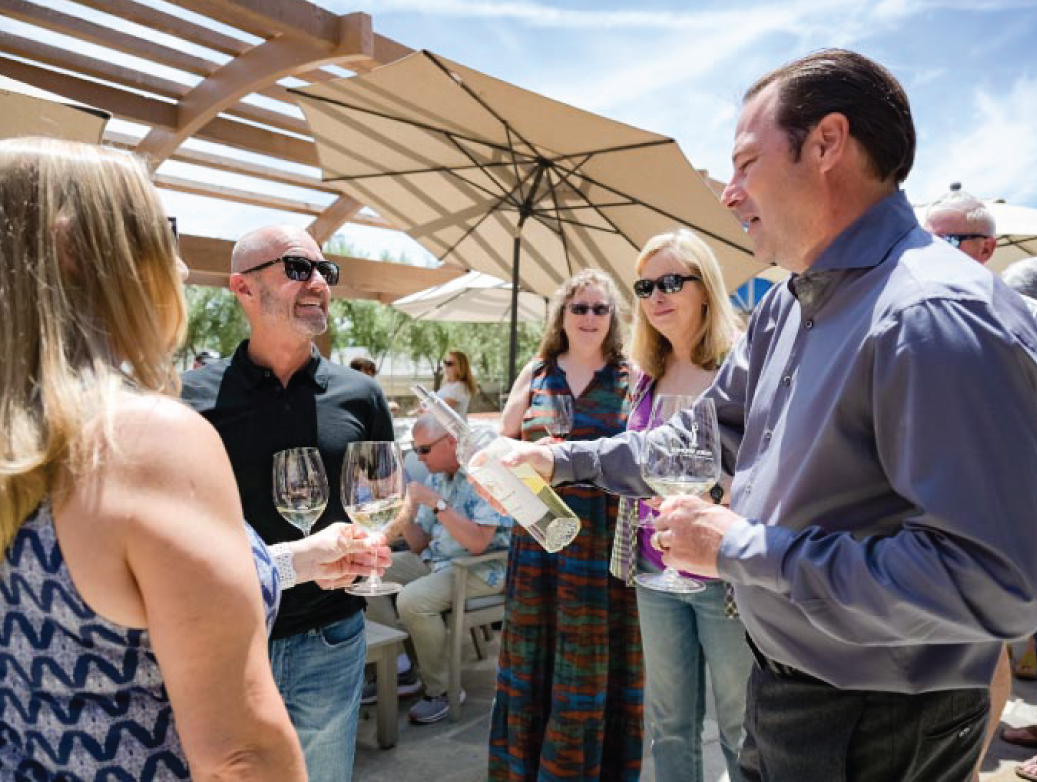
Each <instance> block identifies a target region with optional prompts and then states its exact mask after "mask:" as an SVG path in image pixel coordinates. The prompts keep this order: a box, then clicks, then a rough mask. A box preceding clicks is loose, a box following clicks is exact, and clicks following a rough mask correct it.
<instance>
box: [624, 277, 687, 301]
mask: <svg viewBox="0 0 1037 782" xmlns="http://www.w3.org/2000/svg"><path fill="white" fill-rule="evenodd" d="M686 282H702V278H701V277H699V276H698V275H697V274H664V275H663V276H662V277H660V278H659V279H657V280H636V281H635V282H634V293H635V294H637V298H639V299H647V298H648V297H649V296H651V295H652V291H654V290H655V289H656V287H658V288H659V290H661V291H662V292H663V293H680V291H681V290H682V289H683V288H684V283H686Z"/></svg>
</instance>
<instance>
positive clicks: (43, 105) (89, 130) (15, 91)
mask: <svg viewBox="0 0 1037 782" xmlns="http://www.w3.org/2000/svg"><path fill="white" fill-rule="evenodd" d="M110 117H111V114H109V113H108V112H106V111H101V110H100V109H95V108H92V107H90V106H84V105H83V104H81V103H76V102H74V101H70V100H66V99H65V98H63V97H61V96H60V95H55V94H54V93H51V92H47V91H46V90H42V89H39V88H38V87H33V86H31V85H29V84H23V83H22V82H20V81H16V80H14V79H9V78H7V77H6V76H0V138H12V137H14V136H48V137H51V138H63V139H67V140H69V141H86V142H89V143H91V144H97V143H100V141H101V134H102V133H104V126H105V124H106V123H107V122H108V120H109V118H110Z"/></svg>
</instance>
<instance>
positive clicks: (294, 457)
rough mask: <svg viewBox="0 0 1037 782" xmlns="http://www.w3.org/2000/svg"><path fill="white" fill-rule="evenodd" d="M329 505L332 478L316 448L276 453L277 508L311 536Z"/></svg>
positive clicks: (275, 487) (304, 532)
mask: <svg viewBox="0 0 1037 782" xmlns="http://www.w3.org/2000/svg"><path fill="white" fill-rule="evenodd" d="M327 506H328V477H327V475H325V473H324V462H323V461H321V458H320V451H319V450H318V449H316V448H289V449H287V450H285V451H278V452H277V453H275V454H274V507H275V508H277V512H278V513H280V514H281V515H282V516H283V517H284V519H285V521H287V522H288V523H289V524H291V525H292V526H294V527H296V528H298V529H299V530H301V531H302V534H303V535H309V534H310V530H312V529H313V525H314V523H316V521H317V519H319V518H320V516H321V514H322V513H324V509H325V508H326V507H327Z"/></svg>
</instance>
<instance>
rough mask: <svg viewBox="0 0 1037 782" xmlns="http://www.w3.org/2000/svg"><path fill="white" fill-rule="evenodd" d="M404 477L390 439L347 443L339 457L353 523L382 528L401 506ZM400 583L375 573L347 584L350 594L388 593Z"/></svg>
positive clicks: (397, 449) (375, 529)
mask: <svg viewBox="0 0 1037 782" xmlns="http://www.w3.org/2000/svg"><path fill="white" fill-rule="evenodd" d="M406 486H407V479H406V474H405V473H404V471H403V456H402V455H401V453H400V446H399V445H398V444H397V443H395V442H392V441H391V440H385V441H365V442H359V443H350V444H349V445H347V446H346V455H345V458H344V459H343V461H342V506H343V507H344V508H345V509H346V513H348V514H349V518H350V519H351V520H352V521H353V523H354V524H357V525H358V526H361V527H363V528H364V529H366V530H368V531H370V532H376V533H377V532H383V531H384V530H385V528H386V527H387V526H389V524H391V523H392V522H393V520H394V519H395V518H396V516H397V515H398V514H399V512H400V508H401V507H402V506H403V497H404V492H405V491H406ZM401 589H403V587H402V586H401V585H400V584H394V583H392V582H388V581H385V582H383V581H382V579H381V577H380V576H379V575H378V574H377V573H371V575H370V576H368V577H367V580H366V581H362V582H361V583H359V584H356V585H354V586H350V587H347V588H346V591H347V592H349V593H350V594H352V595H364V596H367V597H371V596H373V595H391V594H394V593H395V592H399V591H400V590H401Z"/></svg>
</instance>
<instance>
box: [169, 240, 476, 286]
mask: <svg viewBox="0 0 1037 782" xmlns="http://www.w3.org/2000/svg"><path fill="white" fill-rule="evenodd" d="M233 247H234V243H233V242H230V241H227V240H225V239H210V238H207V237H203V236H189V235H186V236H181V237H180V255H181V257H182V258H183V259H184V262H185V263H186V264H187V265H188V267H190V269H191V274H190V276H189V277H188V278H187V281H188V282H189V283H193V284H198V285H217V286H226V284H227V278H228V277H229V269H230V253H231V250H232V249H233ZM326 257H327V258H328V260H330V261H335V262H336V263H337V264H339V267H340V268H341V270H342V274H341V276H340V277H339V284H338V285H336V286H335V287H333V288H332V289H331V295H332V296H333V297H335V298H369V299H378V300H379V301H382V300H386V299H387V300H388V301H395V300H396V299H399V298H402V297H404V296H408V295H410V294H412V293H417V292H418V291H422V290H425V289H426V288H431V287H432V286H433V285H442V284H443V283H446V282H450V280H453V279H456V278H457V277H460V276H461V275H462V274H464V273H465V272H466V270H465V269H463V268H461V267H459V266H441V267H439V268H438V269H426V268H424V267H421V266H408V265H407V264H403V263H389V262H387V261H369V260H367V259H365V258H350V257H347V256H343V255H327V256H326Z"/></svg>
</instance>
